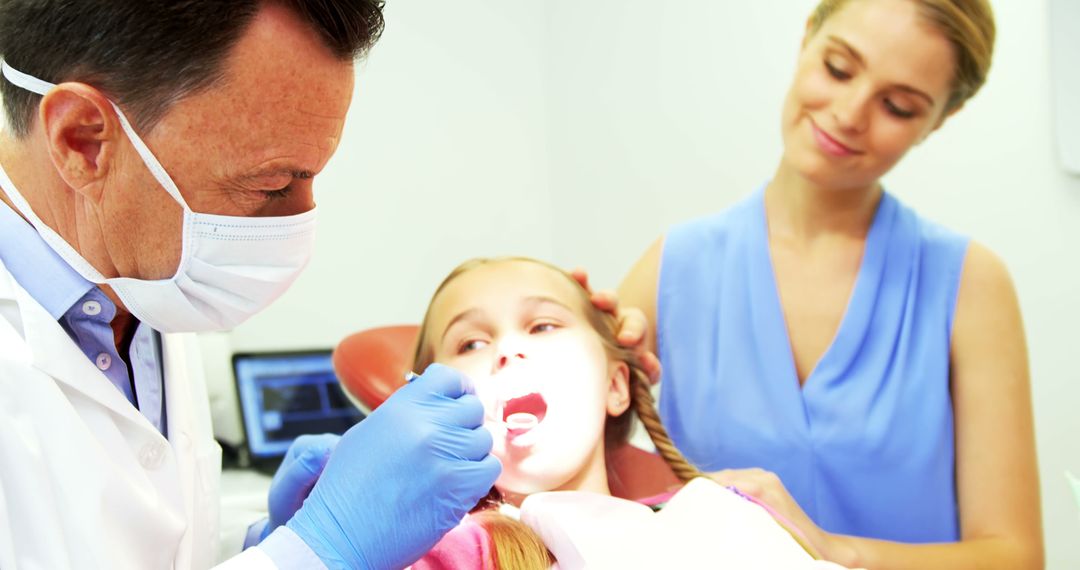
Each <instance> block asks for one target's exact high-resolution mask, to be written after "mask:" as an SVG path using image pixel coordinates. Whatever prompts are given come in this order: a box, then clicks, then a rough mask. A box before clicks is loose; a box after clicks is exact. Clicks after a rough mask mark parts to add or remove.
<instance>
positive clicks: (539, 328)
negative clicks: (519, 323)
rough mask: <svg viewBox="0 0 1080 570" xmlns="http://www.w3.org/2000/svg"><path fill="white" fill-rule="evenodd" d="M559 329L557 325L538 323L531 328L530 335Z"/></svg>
mask: <svg viewBox="0 0 1080 570" xmlns="http://www.w3.org/2000/svg"><path fill="white" fill-rule="evenodd" d="M557 328H559V326H558V325H556V324H555V323H537V324H535V325H533V326H532V327H530V328H529V334H540V333H546V332H548V331H553V330H555V329H557Z"/></svg>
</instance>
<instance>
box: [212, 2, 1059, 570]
mask: <svg viewBox="0 0 1080 570" xmlns="http://www.w3.org/2000/svg"><path fill="white" fill-rule="evenodd" d="M813 4H814V2H813V1H812V0H798V1H797V2H792V0H756V1H754V2H718V1H716V0H666V1H665V2H655V1H646V0H547V1H546V2H533V1H525V0H518V1H511V0H478V1H477V2H472V3H457V2H455V3H450V2H442V1H437V0H427V1H421V0H412V1H409V0H392V1H391V2H389V6H388V8H387V18H388V22H389V24H388V27H387V32H386V35H385V37H384V38H383V40H382V42H381V43H380V45H379V46H378V47H377V48H376V49H375V51H374V52H373V53H372V54H371V57H370V59H369V62H368V63H367V64H366V66H364V67H363V68H362V69H361V70H360V71H359V78H360V79H359V89H358V94H357V96H356V100H355V106H354V108H353V111H352V114H351V116H350V119H349V124H348V126H347V128H346V135H345V138H344V140H343V145H342V147H341V149H340V150H339V152H338V155H337V156H336V157H335V159H334V160H333V161H332V162H331V164H330V166H329V167H328V169H327V171H326V173H325V174H324V175H323V176H321V177H320V181H319V186H318V187H319V188H320V190H319V195H318V198H319V203H320V205H321V207H322V216H323V218H322V226H321V229H320V231H321V234H320V242H319V249H318V252H317V257H316V259H315V261H314V263H313V265H312V267H311V268H310V269H309V271H308V272H307V273H306V274H305V276H304V277H302V278H301V280H300V281H299V282H298V283H297V285H296V287H294V288H293V290H292V291H291V292H290V293H289V294H288V295H287V296H286V297H285V298H283V299H282V300H281V301H280V302H279V303H278V304H277V305H275V306H274V307H273V308H271V309H270V310H269V311H268V312H266V313H265V314H263V315H260V316H259V317H257V318H256V319H254V320H252V321H251V322H250V323H249V324H247V325H244V326H243V327H241V328H239V329H237V330H236V331H235V332H234V333H233V334H232V336H231V342H232V344H233V347H234V348H236V349H276V348H287V347H301V346H303V347H308V346H332V345H333V344H334V343H335V342H336V341H337V340H338V339H340V338H341V337H342V336H344V335H345V334H347V333H349V332H351V331H354V330H357V329H360V328H364V327H368V326H374V325H379V324H387V323H393V322H401V321H409V322H416V321H418V320H419V318H420V316H421V313H422V311H423V309H424V306H425V304H426V302H427V298H428V296H429V295H430V293H431V291H432V289H433V288H434V287H435V285H436V284H437V283H438V281H439V280H440V279H441V278H442V276H443V275H445V273H446V272H447V271H448V270H449V269H450V268H451V267H452V266H454V265H456V264H457V262H459V261H461V260H463V259H465V258H467V257H471V256H475V255H491V254H501V253H518V254H527V255H534V256H539V257H544V258H548V259H552V260H553V261H555V262H557V263H560V264H563V265H567V266H571V265H577V264H581V265H585V266H587V267H589V268H590V269H591V271H592V272H593V274H594V278H595V281H596V282H597V283H598V284H601V285H607V286H614V285H615V284H616V283H617V282H618V280H619V278H620V277H621V276H622V274H623V273H624V272H625V271H626V269H627V268H628V267H629V265H630V264H631V263H632V262H633V260H634V259H636V257H637V256H638V255H639V254H640V252H641V251H642V250H643V249H644V248H645V247H646V246H647V244H648V243H650V242H651V241H652V240H653V239H655V237H656V236H658V235H659V234H660V233H662V232H663V231H664V229H665V228H666V227H668V226H669V225H671V224H673V223H676V222H678V221H681V220H684V219H686V218H689V217H691V216H696V215H699V214H702V213H706V212H710V211H715V210H717V209H719V208H722V207H724V206H725V205H727V204H730V203H732V202H733V201H735V200H737V199H739V198H740V197H742V196H744V195H745V194H746V193H748V192H750V191H751V190H752V189H753V188H754V187H756V186H757V185H759V184H761V182H762V181H764V179H765V178H766V177H767V176H769V175H770V174H771V172H772V170H773V168H774V167H775V163H776V160H777V158H778V156H779V153H780V137H779V108H780V103H781V100H782V97H783V95H784V91H785V89H786V87H787V82H788V80H789V77H790V73H791V70H792V69H793V65H794V58H795V55H796V52H797V50H798V44H799V39H800V35H801V32H802V28H803V22H804V21H805V17H806V15H807V14H808V13H809V11H810V8H811V7H812V5H813ZM994 6H995V9H996V10H997V14H998V24H999V30H1000V36H999V42H998V47H997V55H996V58H995V64H994V69H993V71H992V74H991V77H990V81H989V84H988V85H987V87H986V88H985V90H984V91H983V92H982V93H981V94H980V95H979V96H978V97H977V98H976V99H975V100H974V101H973V102H972V103H971V104H970V105H969V106H968V108H966V109H964V110H963V112H962V113H960V115H958V116H957V117H956V118H955V119H954V120H952V121H950V124H947V125H946V127H945V128H944V129H943V130H942V131H941V132H940V133H938V134H936V135H935V136H933V137H931V139H930V140H929V141H928V142H927V143H925V144H924V145H923V146H922V147H920V148H918V149H916V150H915V151H914V152H913V153H912V154H911V156H910V157H908V158H907V159H906V160H905V161H904V162H903V163H902V164H901V166H899V167H898V168H897V169H896V170H895V171H894V172H893V173H891V174H890V176H889V177H888V179H887V184H888V185H889V187H890V188H891V189H892V190H893V191H894V192H895V193H896V194H897V195H899V196H900V198H901V199H902V200H904V201H906V202H907V203H909V204H911V205H913V206H914V207H916V208H917V209H918V210H919V211H920V212H922V213H923V214H924V215H926V216H928V217H930V218H932V219H935V220H937V221H940V222H942V223H945V224H946V225H949V226H951V227H953V228H955V229H958V230H960V231H963V232H965V233H968V234H970V235H972V236H974V237H975V238H976V239H978V240H980V241H982V242H983V243H985V244H987V245H989V246H990V247H991V248H992V249H994V250H995V251H997V252H998V253H999V254H1000V255H1001V256H1002V257H1003V258H1004V259H1005V261H1006V262H1007V263H1008V265H1009V267H1010V268H1011V270H1012V272H1013V275H1014V278H1015V280H1016V284H1017V287H1018V289H1019V292H1020V297H1021V304H1022V308H1023V310H1024V315H1025V319H1026V324H1027V329H1028V341H1029V346H1030V353H1031V363H1032V375H1033V391H1034V397H1035V409H1036V420H1037V430H1038V447H1039V455H1040V465H1041V469H1042V478H1043V481H1042V482H1043V496H1044V499H1043V511H1044V515H1045V520H1046V537H1047V549H1048V550H1047V553H1048V563H1049V567H1050V568H1076V567H1080V540H1077V539H1078V538H1080V520H1078V514H1077V506H1076V502H1075V501H1074V500H1073V498H1072V497H1071V496H1070V495H1069V490H1068V488H1067V486H1066V483H1065V480H1064V478H1063V476H1062V472H1063V471H1064V470H1065V469H1066V468H1068V469H1072V470H1073V471H1074V472H1076V473H1078V474H1080V448H1078V446H1077V444H1076V443H1075V442H1074V437H1075V435H1076V434H1080V414H1078V413H1076V411H1075V408H1076V407H1077V406H1078V405H1080V367H1078V366H1076V364H1075V358H1074V357H1073V356H1074V354H1075V352H1076V350H1077V348H1078V342H1077V341H1078V340H1080V335H1078V334H1077V332H1076V326H1077V325H1076V323H1080V295H1078V294H1077V293H1078V292H1080V264H1078V263H1077V261H1076V260H1077V255H1076V253H1075V247H1076V245H1077V244H1080V223H1078V222H1080V178H1075V177H1072V178H1070V177H1068V176H1067V175H1065V174H1064V173H1063V171H1062V170H1061V169H1060V168H1059V167H1058V165H1057V164H1056V162H1055V161H1056V158H1055V156H1056V154H1055V152H1054V151H1055V149H1054V147H1053V144H1054V142H1053V141H1054V133H1053V129H1052V128H1051V127H1052V123H1051V121H1052V117H1051V115H1050V103H1051V97H1050V92H1049V75H1048V74H1049V70H1048V65H1049V64H1048V54H1047V49H1048V48H1047V39H1046V32H1047V14H1046V0H1034V1H1033V0H995V1H994Z"/></svg>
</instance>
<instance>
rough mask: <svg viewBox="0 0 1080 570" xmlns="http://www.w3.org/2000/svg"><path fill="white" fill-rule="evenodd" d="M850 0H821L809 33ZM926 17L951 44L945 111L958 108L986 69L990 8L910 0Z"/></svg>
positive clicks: (957, 0) (973, 1)
mask: <svg viewBox="0 0 1080 570" xmlns="http://www.w3.org/2000/svg"><path fill="white" fill-rule="evenodd" d="M850 1H851V0H821V2H820V3H819V4H818V6H817V8H815V9H814V13H813V14H811V15H810V25H809V30H810V35H813V34H816V33H817V31H818V30H820V29H821V26H823V25H824V24H825V21H826V20H828V19H829V17H830V16H832V15H833V14H835V13H836V12H838V11H840V9H841V8H843V7H844V6H846V5H847V4H848V3H849V2H850ZM911 1H912V2H915V4H916V5H917V6H918V7H919V10H920V11H921V13H922V15H923V17H924V18H926V19H927V20H928V21H929V22H930V23H931V24H932V25H933V26H934V28H936V29H937V30H938V31H939V32H941V33H942V34H944V35H945V38H946V39H948V40H949V43H951V44H952V46H953V50H954V51H955V53H956V66H955V70H954V71H955V73H954V76H953V82H952V92H951V93H950V94H949V100H948V101H947V102H946V104H945V113H946V114H947V113H949V112H951V111H954V110H956V109H959V108H960V107H961V106H962V105H963V104H964V103H965V102H966V101H967V100H968V99H970V98H972V97H974V96H975V94H976V93H978V91H979V89H980V88H982V86H983V84H984V83H986V77H987V75H988V74H989V72H990V62H991V60H992V59H993V56H994V38H995V36H996V34H997V28H996V26H995V24H994V11H993V9H992V8H991V7H990V2H989V1H988V0H911Z"/></svg>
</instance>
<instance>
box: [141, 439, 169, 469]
mask: <svg viewBox="0 0 1080 570" xmlns="http://www.w3.org/2000/svg"><path fill="white" fill-rule="evenodd" d="M164 460H165V444H163V443H162V444H158V443H148V444H146V445H144V446H143V448H142V450H141V451H139V464H140V465H142V466H143V469H147V470H149V471H154V470H156V469H157V468H158V467H161V463H162V461H164Z"/></svg>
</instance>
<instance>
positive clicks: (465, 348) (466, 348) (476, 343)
mask: <svg viewBox="0 0 1080 570" xmlns="http://www.w3.org/2000/svg"><path fill="white" fill-rule="evenodd" d="M487 344H488V343H487V341H486V340H480V339H472V340H467V341H465V342H463V343H461V344H460V345H459V346H458V354H465V353H466V352H472V351H474V350H480V349H481V348H484V347H485V346H487Z"/></svg>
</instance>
